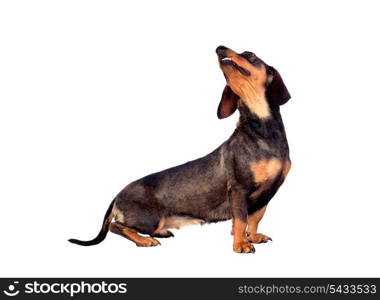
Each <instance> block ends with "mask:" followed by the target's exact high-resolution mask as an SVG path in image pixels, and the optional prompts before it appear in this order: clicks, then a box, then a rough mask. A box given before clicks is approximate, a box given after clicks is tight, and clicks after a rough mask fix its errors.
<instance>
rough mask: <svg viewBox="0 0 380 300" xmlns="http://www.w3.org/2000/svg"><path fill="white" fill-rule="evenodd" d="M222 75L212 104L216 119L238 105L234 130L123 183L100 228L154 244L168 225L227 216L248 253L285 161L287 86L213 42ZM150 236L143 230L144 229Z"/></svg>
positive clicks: (247, 55) (261, 238)
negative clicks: (193, 154) (212, 146)
mask: <svg viewBox="0 0 380 300" xmlns="http://www.w3.org/2000/svg"><path fill="white" fill-rule="evenodd" d="M216 53H217V56H218V61H219V65H220V68H221V70H222V72H223V74H224V76H225V78H226V81H227V84H226V86H225V88H224V91H223V95H222V99H221V101H220V104H219V107H218V117H219V118H220V119H222V118H226V117H228V116H230V115H232V114H233V113H234V112H235V111H236V110H238V111H239V113H240V118H239V122H238V124H237V127H236V129H235V131H234V133H233V134H232V136H231V137H230V138H229V139H228V140H227V141H225V142H224V143H223V144H222V145H221V146H220V147H218V148H217V149H216V150H214V151H213V152H211V153H210V154H208V155H206V156H204V157H202V158H199V159H196V160H193V161H190V162H187V163H185V164H183V165H180V166H176V167H173V168H170V169H167V170H164V171H161V172H158V173H154V174H151V175H148V176H146V177H143V178H141V179H139V180H137V181H134V182H132V183H130V184H129V185H127V186H126V187H125V188H124V189H123V190H122V191H121V192H120V193H119V194H118V195H117V196H116V197H115V199H114V200H113V201H112V203H111V205H110V206H109V208H108V210H107V212H106V215H105V217H104V221H103V225H102V228H101V230H100V232H99V234H98V236H97V237H96V238H95V239H93V240H91V241H79V240H75V239H71V240H69V241H70V242H72V243H75V244H79V245H83V246H89V245H95V244H98V243H100V242H101V241H103V240H104V239H105V237H106V235H107V232H108V230H110V231H111V232H113V233H116V234H119V235H121V236H123V237H125V238H127V239H129V240H131V241H133V242H134V243H135V244H136V245H137V246H143V247H151V246H157V245H159V244H160V242H159V241H158V240H157V239H156V238H167V237H172V236H173V233H172V232H171V231H169V229H170V228H176V229H179V228H180V227H183V226H187V225H193V224H204V223H210V222H218V221H223V220H228V219H232V231H231V233H232V235H233V250H234V251H235V252H238V253H253V252H254V251H255V248H254V246H253V245H252V244H253V243H265V242H267V241H268V240H271V239H270V238H269V237H268V236H266V235H263V234H261V233H257V227H258V224H259V222H260V220H261V219H262V217H263V215H264V212H265V209H266V207H267V204H268V202H269V201H270V200H271V198H272V197H273V196H274V195H275V193H276V192H277V190H278V189H279V187H280V186H281V184H282V183H283V182H284V180H285V177H286V176H287V174H288V172H289V169H290V165H291V163H290V159H289V148H288V143H287V139H286V135H285V130H284V125H283V122H282V119H281V115H280V108H279V107H280V105H283V104H284V103H286V102H287V101H288V100H289V99H290V94H289V92H288V90H287V88H286V86H285V85H284V82H283V80H282V78H281V76H280V74H279V73H278V71H277V70H276V69H275V68H273V67H271V66H268V65H267V64H265V63H264V62H263V61H262V60H261V59H260V58H258V57H257V56H256V55H255V54H253V53H251V52H248V51H246V52H243V53H241V54H238V53H236V52H234V51H233V50H231V49H229V48H226V47H224V46H219V47H218V48H217V49H216ZM142 234H144V235H149V236H144V235H142Z"/></svg>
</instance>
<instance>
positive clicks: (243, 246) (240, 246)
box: [233, 240, 255, 253]
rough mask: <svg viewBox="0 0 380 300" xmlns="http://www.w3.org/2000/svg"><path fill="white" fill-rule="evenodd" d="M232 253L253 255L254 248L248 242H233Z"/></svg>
mask: <svg viewBox="0 0 380 300" xmlns="http://www.w3.org/2000/svg"><path fill="white" fill-rule="evenodd" d="M233 248H234V251H235V252H237V253H255V247H253V245H252V244H251V243H250V242H248V241H244V240H243V241H238V242H234V247H233Z"/></svg>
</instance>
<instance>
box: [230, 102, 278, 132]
mask: <svg viewBox="0 0 380 300" xmlns="http://www.w3.org/2000/svg"><path fill="white" fill-rule="evenodd" d="M264 100H265V99H264ZM265 101H266V100H265ZM266 103H267V102H266ZM267 107H268V115H267V116H266V117H265V118H263V117H260V116H259V115H258V114H257V113H255V112H252V109H251V107H249V106H248V105H247V103H246V101H239V105H238V109H239V113H240V117H239V121H238V123H237V129H238V130H242V131H243V132H245V133H247V134H248V135H249V136H257V135H258V136H261V137H269V136H271V135H272V129H273V128H277V127H278V125H280V124H279V123H281V125H280V126H281V127H282V126H283V125H282V120H281V115H280V111H279V109H278V108H271V107H270V106H269V105H268V104H267ZM276 124H277V125H276Z"/></svg>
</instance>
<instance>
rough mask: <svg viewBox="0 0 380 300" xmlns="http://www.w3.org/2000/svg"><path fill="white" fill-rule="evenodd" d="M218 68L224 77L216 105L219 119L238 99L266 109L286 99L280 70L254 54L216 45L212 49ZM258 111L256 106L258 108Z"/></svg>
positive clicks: (278, 104) (286, 92)
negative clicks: (221, 91)
mask: <svg viewBox="0 0 380 300" xmlns="http://www.w3.org/2000/svg"><path fill="white" fill-rule="evenodd" d="M216 53H217V55H218V60H219V64H220V68H221V69H222V71H223V74H224V76H225V77H226V80H227V85H226V87H225V88H224V91H223V95H222V100H221V101H220V104H219V107H218V117H219V118H220V119H222V118H226V117H229V116H230V115H232V114H233V113H234V112H235V110H236V109H237V106H238V101H239V99H241V100H242V101H243V102H245V104H247V106H256V107H257V106H258V104H257V103H259V102H261V104H260V105H261V106H265V105H266V107H267V108H268V109H269V107H271V108H278V107H279V106H280V105H283V104H285V103H286V102H287V101H288V100H289V99H290V94H289V92H288V89H287V88H286V86H285V84H284V82H283V81H282V78H281V76H280V73H278V71H277V70H276V69H275V68H273V67H271V66H268V65H267V64H266V63H264V62H263V61H262V60H261V59H260V58H258V57H257V56H256V55H255V54H254V53H252V52H248V51H245V52H243V53H240V54H238V53H236V52H235V51H233V50H231V49H229V48H227V47H224V46H219V47H218V48H216ZM264 109H265V107H264V108H261V111H262V112H261V114H262V115H263V116H265V112H264V111H263V110H264ZM258 111H260V109H258Z"/></svg>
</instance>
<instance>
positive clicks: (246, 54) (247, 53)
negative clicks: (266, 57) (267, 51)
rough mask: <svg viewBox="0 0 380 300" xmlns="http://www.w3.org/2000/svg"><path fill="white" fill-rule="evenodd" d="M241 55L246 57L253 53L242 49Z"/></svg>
mask: <svg viewBox="0 0 380 300" xmlns="http://www.w3.org/2000/svg"><path fill="white" fill-rule="evenodd" d="M241 55H242V56H244V57H247V58H248V57H251V56H255V54H254V53H252V52H249V51H244V52H243V53H242V54H241Z"/></svg>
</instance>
